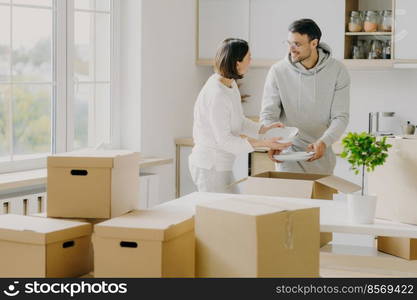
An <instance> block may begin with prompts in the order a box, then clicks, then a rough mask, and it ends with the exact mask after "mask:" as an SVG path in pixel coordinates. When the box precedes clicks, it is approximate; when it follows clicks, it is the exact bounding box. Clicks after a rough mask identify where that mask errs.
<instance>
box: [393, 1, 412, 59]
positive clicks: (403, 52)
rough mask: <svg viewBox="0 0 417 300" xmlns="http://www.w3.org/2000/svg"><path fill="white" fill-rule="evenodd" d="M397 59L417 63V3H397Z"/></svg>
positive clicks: (395, 39) (395, 47)
mask: <svg viewBox="0 0 417 300" xmlns="http://www.w3.org/2000/svg"><path fill="white" fill-rule="evenodd" d="M395 10H396V13H395V38H394V41H395V46H394V49H395V50H394V51H395V59H396V60H415V62H416V63H417V52H416V48H415V47H416V45H417V1H415V0H396V1H395Z"/></svg>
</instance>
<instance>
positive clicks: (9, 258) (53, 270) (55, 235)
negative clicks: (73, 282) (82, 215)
mask: <svg viewBox="0 0 417 300" xmlns="http://www.w3.org/2000/svg"><path fill="white" fill-rule="evenodd" d="M91 232H92V226H91V225H90V224H88V223H81V222H70V221H64V220H56V219H47V218H38V217H28V216H19V215H11V214H9V215H2V216H0V252H1V256H0V277H11V278H13V277H26V278H28V277H37V278H39V277H53V278H56V277H78V276H81V275H84V274H87V273H89V272H91V270H92V260H91V251H92V249H91Z"/></svg>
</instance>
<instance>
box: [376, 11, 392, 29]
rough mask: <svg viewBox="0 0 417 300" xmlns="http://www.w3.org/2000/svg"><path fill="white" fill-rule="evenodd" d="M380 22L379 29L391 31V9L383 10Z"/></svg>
mask: <svg viewBox="0 0 417 300" xmlns="http://www.w3.org/2000/svg"><path fill="white" fill-rule="evenodd" d="M381 18H382V19H381V24H380V28H379V31H383V32H391V31H392V11H391V10H384V11H383V12H382V16H381Z"/></svg>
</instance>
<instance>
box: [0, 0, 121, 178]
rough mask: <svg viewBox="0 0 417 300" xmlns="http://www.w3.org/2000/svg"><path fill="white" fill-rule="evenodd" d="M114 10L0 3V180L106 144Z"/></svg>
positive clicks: (76, 0) (14, 0) (110, 6)
mask: <svg viewBox="0 0 417 300" xmlns="http://www.w3.org/2000/svg"><path fill="white" fill-rule="evenodd" d="M117 4H118V0H0V172H10V171H12V170H20V169H25V168H34V167H42V164H43V166H44V161H45V160H44V158H45V157H46V156H47V155H48V154H50V153H51V152H65V151H70V150H74V149H80V148H85V147H95V146H97V145H99V144H101V143H111V142H112V136H111V132H112V126H114V124H112V115H111V111H112V109H111V108H112V107H114V105H115V103H114V102H115V101H114V99H115V98H117V97H114V95H115V91H116V90H117V86H118V82H117V77H116V76H115V74H117V72H115V71H116V70H117V62H118V57H117V51H115V50H114V49H115V47H114V40H115V36H116V37H117V35H118V32H117V31H116V28H117V26H115V24H116V23H117V22H115V20H116V15H117V13H116V12H117V11H118V10H117ZM39 158H43V159H41V160H39ZM29 161H31V162H32V163H31V164H30V165H28V162H29ZM35 161H36V163H35Z"/></svg>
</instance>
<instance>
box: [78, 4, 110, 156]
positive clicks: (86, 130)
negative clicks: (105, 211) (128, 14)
mask: <svg viewBox="0 0 417 300" xmlns="http://www.w3.org/2000/svg"><path fill="white" fill-rule="evenodd" d="M74 4H75V11H74V57H73V63H74V68H73V70H74V72H73V78H74V83H73V93H74V105H73V108H74V109H73V118H74V128H73V130H74V132H73V136H74V138H73V145H72V147H73V148H74V149H78V148H85V147H88V146H89V147H94V146H97V145H99V144H101V143H110V126H111V120H110V98H111V97H110V93H111V83H110V69H111V68H110V62H111V51H110V50H111V11H110V0H90V1H86V0H75V2H74Z"/></svg>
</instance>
